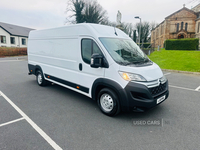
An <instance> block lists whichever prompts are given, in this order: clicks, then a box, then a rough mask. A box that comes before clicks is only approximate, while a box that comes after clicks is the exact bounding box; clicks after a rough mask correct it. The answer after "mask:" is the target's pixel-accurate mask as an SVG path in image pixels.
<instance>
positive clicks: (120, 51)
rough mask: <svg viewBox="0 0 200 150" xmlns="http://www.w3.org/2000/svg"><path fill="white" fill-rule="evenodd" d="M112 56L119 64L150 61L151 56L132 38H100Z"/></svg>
mask: <svg viewBox="0 0 200 150" xmlns="http://www.w3.org/2000/svg"><path fill="white" fill-rule="evenodd" d="M99 39H100V41H101V42H102V44H103V45H104V47H105V48H106V50H107V51H108V53H109V54H110V55H111V57H112V58H113V59H114V60H115V61H116V62H117V63H119V64H122V65H129V64H138V63H140V64H141V63H147V62H150V60H149V58H148V57H147V56H146V55H145V54H144V53H143V51H142V50H141V49H140V48H139V46H137V44H136V43H135V42H133V41H132V40H131V39H130V40H129V39H117V38H99Z"/></svg>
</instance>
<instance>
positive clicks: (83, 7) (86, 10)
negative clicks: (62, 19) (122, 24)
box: [67, 0, 108, 24]
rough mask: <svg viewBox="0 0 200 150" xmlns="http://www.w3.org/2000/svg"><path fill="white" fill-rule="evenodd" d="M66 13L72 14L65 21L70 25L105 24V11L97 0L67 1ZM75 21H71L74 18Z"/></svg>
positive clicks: (106, 19) (106, 20)
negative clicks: (83, 23) (84, 23)
mask: <svg viewBox="0 0 200 150" xmlns="http://www.w3.org/2000/svg"><path fill="white" fill-rule="evenodd" d="M67 13H72V15H70V16H69V17H68V18H67V20H68V21H69V22H71V23H82V22H87V23H97V24H107V22H108V17H107V11H106V10H104V9H103V7H102V6H101V5H100V4H99V3H98V2H97V0H68V5H67ZM74 17H75V20H73V19H72V20H71V18H74Z"/></svg>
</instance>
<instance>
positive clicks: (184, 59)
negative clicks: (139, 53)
mask: <svg viewBox="0 0 200 150" xmlns="http://www.w3.org/2000/svg"><path fill="white" fill-rule="evenodd" d="M149 58H150V59H151V60H152V61H153V62H155V63H156V64H158V65H159V66H160V68H162V69H170V70H181V71H190V72H200V51H186V50H183V51H181V50H165V49H162V50H160V51H154V52H153V53H152V54H151V55H150V56H149Z"/></svg>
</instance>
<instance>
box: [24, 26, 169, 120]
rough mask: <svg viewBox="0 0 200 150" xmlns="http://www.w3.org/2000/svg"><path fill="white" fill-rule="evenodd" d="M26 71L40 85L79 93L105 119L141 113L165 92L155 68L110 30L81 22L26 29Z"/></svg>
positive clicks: (124, 38) (125, 38) (163, 80)
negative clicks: (122, 114)
mask: <svg viewBox="0 0 200 150" xmlns="http://www.w3.org/2000/svg"><path fill="white" fill-rule="evenodd" d="M28 68H29V74H34V75H36V80H37V83H38V84H39V85H40V86H43V85H45V84H46V83H47V82H53V83H56V84H58V85H61V86H64V87H66V88H69V89H71V90H74V91H76V92H79V93H81V94H84V95H86V96H88V97H90V98H92V99H94V100H95V101H97V103H98V106H99V108H100V110H101V111H102V112H103V113H104V114H106V115H109V116H114V115H116V114H118V113H119V112H120V111H140V112H143V111H145V110H147V109H150V108H153V107H154V106H157V105H158V104H160V103H161V102H163V101H164V100H165V99H167V97H168V94H169V92H168V80H167V79H166V78H165V76H164V75H163V73H162V71H161V69H160V68H159V67H158V65H157V64H155V63H153V62H152V61H151V60H149V58H148V57H147V56H146V55H145V54H144V53H143V52H142V50H140V48H139V47H138V46H137V45H136V44H135V43H134V42H133V40H131V39H130V38H129V36H128V35H126V34H125V33H124V32H122V31H121V30H119V29H117V28H114V27H110V26H104V25H98V24H89V23H83V24H76V25H68V26H63V27H59V28H53V29H45V30H34V31H31V32H30V34H29V41H28Z"/></svg>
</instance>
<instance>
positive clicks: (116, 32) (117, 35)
mask: <svg viewBox="0 0 200 150" xmlns="http://www.w3.org/2000/svg"><path fill="white" fill-rule="evenodd" d="M114 29H115V27H114ZM115 35H116V36H118V35H117V32H116V29H115Z"/></svg>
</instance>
